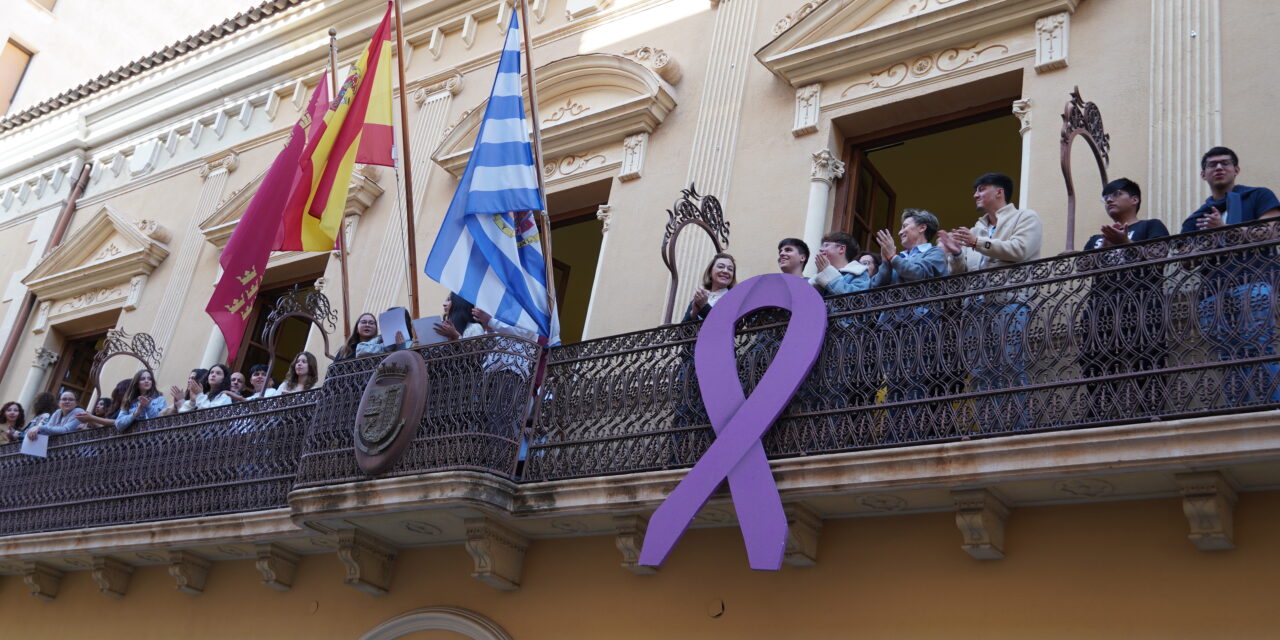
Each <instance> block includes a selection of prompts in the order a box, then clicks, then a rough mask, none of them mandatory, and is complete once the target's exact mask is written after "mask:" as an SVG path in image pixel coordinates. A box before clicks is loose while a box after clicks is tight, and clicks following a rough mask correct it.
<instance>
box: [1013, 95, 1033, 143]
mask: <svg viewBox="0 0 1280 640" xmlns="http://www.w3.org/2000/svg"><path fill="white" fill-rule="evenodd" d="M1013 115H1015V116H1017V118H1018V135H1020V136H1025V135H1026V134H1027V132H1028V131H1030V130H1031V98H1023V99H1020V100H1014V101H1013Z"/></svg>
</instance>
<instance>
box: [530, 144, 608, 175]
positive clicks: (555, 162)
mask: <svg viewBox="0 0 1280 640" xmlns="http://www.w3.org/2000/svg"><path fill="white" fill-rule="evenodd" d="M608 163H609V159H608V158H606V157H605V156H604V154H602V153H591V152H589V151H588V152H587V153H581V154H579V153H566V154H565V155H563V156H560V157H559V158H555V159H552V160H548V161H546V162H544V163H543V165H542V175H543V177H544V178H547V179H548V180H549V179H551V178H554V177H556V176H560V177H567V176H571V175H574V174H576V173H578V172H579V171H586V170H588V169H591V168H594V167H601V166H604V165H606V164H608Z"/></svg>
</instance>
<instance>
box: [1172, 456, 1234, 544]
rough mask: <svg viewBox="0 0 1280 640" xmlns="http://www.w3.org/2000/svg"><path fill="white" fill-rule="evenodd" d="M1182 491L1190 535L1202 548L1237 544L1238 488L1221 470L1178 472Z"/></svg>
mask: <svg viewBox="0 0 1280 640" xmlns="http://www.w3.org/2000/svg"><path fill="white" fill-rule="evenodd" d="M1174 480H1176V481H1177V483H1178V490H1179V491H1181V492H1182V512H1183V513H1184V514H1186V516H1187V522H1188V523H1190V525H1191V533H1190V534H1188V535H1187V539H1188V540H1190V541H1191V544H1194V545H1196V548H1197V549H1199V550H1201V551H1225V550H1227V549H1234V548H1236V543H1235V521H1234V517H1233V514H1234V512H1235V506H1236V492H1235V490H1234V489H1232V488H1231V485H1230V484H1228V483H1227V479H1226V478H1225V477H1223V475H1222V474H1221V473H1220V472H1217V471H1208V472H1198V473H1179V474H1177V475H1176V476H1174Z"/></svg>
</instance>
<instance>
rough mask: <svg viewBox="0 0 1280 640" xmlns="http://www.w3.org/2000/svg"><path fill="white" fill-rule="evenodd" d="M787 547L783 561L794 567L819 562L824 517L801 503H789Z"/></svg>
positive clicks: (807, 565) (787, 509) (787, 510)
mask: <svg viewBox="0 0 1280 640" xmlns="http://www.w3.org/2000/svg"><path fill="white" fill-rule="evenodd" d="M786 513H787V549H786V553H785V555H784V556H783V557H782V561H783V562H785V563H787V564H788V565H791V566H793V567H812V566H813V565H815V564H818V538H820V537H821V536H822V518H819V517H818V515H817V514H816V513H814V512H813V511H810V510H809V508H808V507H805V506H803V505H799V504H793V505H788V506H787V507H786Z"/></svg>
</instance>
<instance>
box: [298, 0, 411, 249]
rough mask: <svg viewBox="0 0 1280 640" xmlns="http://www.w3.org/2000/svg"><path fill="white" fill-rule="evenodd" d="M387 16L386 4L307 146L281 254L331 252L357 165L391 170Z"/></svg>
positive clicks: (393, 163)
mask: <svg viewBox="0 0 1280 640" xmlns="http://www.w3.org/2000/svg"><path fill="white" fill-rule="evenodd" d="M391 11H392V5H391V3H390V2H388V3H387V13H386V15H385V16H383V18H382V23H381V24H379V25H378V28H377V30H375V31H374V32H373V40H372V41H371V42H370V43H369V48H368V49H366V50H365V52H364V53H363V54H362V55H361V56H360V60H359V61H357V62H356V64H355V66H354V67H353V68H352V69H351V75H349V76H347V79H346V81H345V82H343V83H342V86H340V87H338V93H337V95H335V96H334V98H333V101H332V102H330V103H329V108H328V110H327V111H326V112H325V114H324V120H323V123H322V124H321V125H320V127H321V129H320V131H319V134H318V135H316V136H315V137H314V138H310V139H308V141H307V148H306V150H305V151H304V152H303V154H302V159H301V160H300V162H299V166H298V168H299V172H300V174H301V175H300V178H301V179H300V180H298V182H297V183H296V185H295V188H294V191H293V193H292V194H291V195H290V198H289V203H288V205H287V206H286V207H285V214H284V227H283V233H282V234H281V238H280V243H279V246H278V247H277V249H279V250H281V251H329V250H331V249H333V246H334V239H335V238H336V237H337V235H338V227H339V225H341V224H342V214H343V210H344V209H345V208H346V205H347V191H348V190H349V189H350V185H351V172H352V170H353V169H354V167H355V163H356V162H361V163H364V164H378V165H383V166H388V167H390V166H395V160H394V159H393V158H392V157H391V154H392V152H391V148H392V140H393V133H392V124H391V122H392V120H391Z"/></svg>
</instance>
